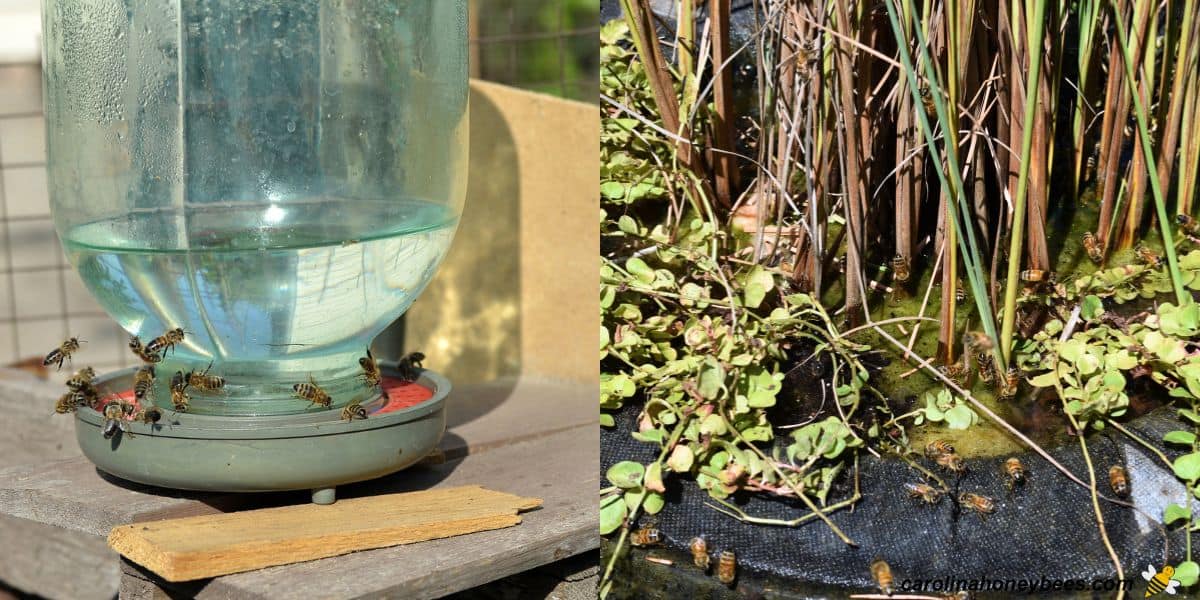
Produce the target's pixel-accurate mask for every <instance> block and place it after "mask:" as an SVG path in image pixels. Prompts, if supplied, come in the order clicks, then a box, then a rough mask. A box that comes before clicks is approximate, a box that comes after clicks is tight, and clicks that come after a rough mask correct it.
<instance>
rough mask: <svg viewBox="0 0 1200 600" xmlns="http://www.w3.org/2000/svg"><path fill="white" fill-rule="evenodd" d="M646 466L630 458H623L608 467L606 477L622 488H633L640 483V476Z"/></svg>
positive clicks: (644, 472)
mask: <svg viewBox="0 0 1200 600" xmlns="http://www.w3.org/2000/svg"><path fill="white" fill-rule="evenodd" d="M645 474H646V468H645V467H643V466H642V465H641V464H639V463H635V462H633V461H631V460H623V461H621V462H619V463H617V464H615V465H613V466H611V467H609V468H608V473H606V475H605V476H606V477H608V480H609V481H610V482H611V483H612V484H613V485H615V486H617V487H619V488H623V489H630V488H635V487H638V486H640V485H642V476H643V475H645Z"/></svg>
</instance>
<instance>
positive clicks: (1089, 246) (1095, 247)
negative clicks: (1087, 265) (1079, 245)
mask: <svg viewBox="0 0 1200 600" xmlns="http://www.w3.org/2000/svg"><path fill="white" fill-rule="evenodd" d="M1083 249H1084V250H1086V251H1087V255H1088V258H1090V259H1092V262H1094V263H1096V264H1100V261H1102V260H1104V252H1103V251H1102V250H1100V242H1098V241H1096V236H1095V235H1094V234H1093V233H1092V232H1090V231H1085V232H1084V233H1083Z"/></svg>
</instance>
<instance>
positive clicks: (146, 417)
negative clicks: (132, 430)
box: [133, 406, 162, 425]
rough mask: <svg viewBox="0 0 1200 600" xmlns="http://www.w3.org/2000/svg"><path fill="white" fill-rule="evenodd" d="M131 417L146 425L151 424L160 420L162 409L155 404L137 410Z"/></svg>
mask: <svg viewBox="0 0 1200 600" xmlns="http://www.w3.org/2000/svg"><path fill="white" fill-rule="evenodd" d="M133 418H134V420H135V421H141V422H142V423H145V424H147V425H153V424H155V423H157V422H159V421H160V420H162V411H161V410H158V407H156V406H151V407H150V408H143V409H142V410H139V411H138V412H137V414H135V415H134V417H133Z"/></svg>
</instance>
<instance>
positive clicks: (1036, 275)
mask: <svg viewBox="0 0 1200 600" xmlns="http://www.w3.org/2000/svg"><path fill="white" fill-rule="evenodd" d="M1044 279H1046V272H1045V271H1043V270H1041V269H1027V270H1024V271H1021V281H1024V282H1026V283H1040V282H1042V281H1043V280H1044Z"/></svg>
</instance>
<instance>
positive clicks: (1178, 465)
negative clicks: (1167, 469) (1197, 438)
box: [1171, 452, 1200, 481]
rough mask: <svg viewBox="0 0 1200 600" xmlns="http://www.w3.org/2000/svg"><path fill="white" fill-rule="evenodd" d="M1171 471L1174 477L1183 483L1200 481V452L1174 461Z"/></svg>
mask: <svg viewBox="0 0 1200 600" xmlns="http://www.w3.org/2000/svg"><path fill="white" fill-rule="evenodd" d="M1171 469H1172V470H1174V471H1175V476H1176V477H1178V478H1180V479H1182V480H1184V481H1195V480H1197V479H1200V452H1192V453H1191V454H1184V455H1183V456H1180V457H1179V458H1177V459H1175V462H1174V464H1172V465H1171Z"/></svg>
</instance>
